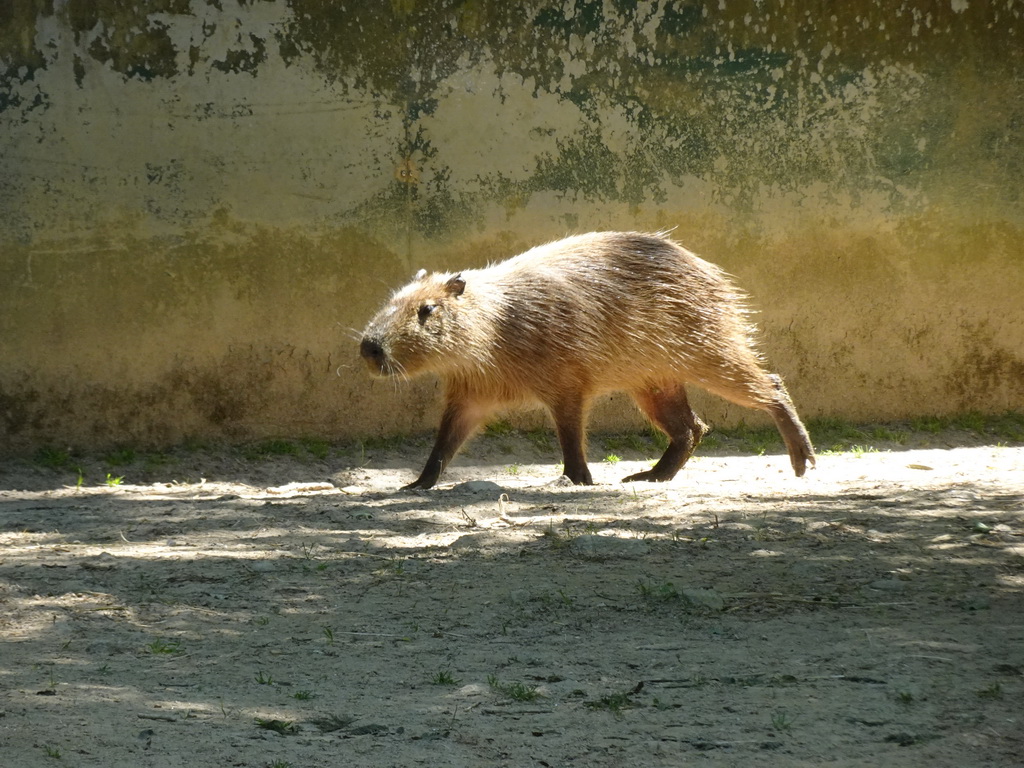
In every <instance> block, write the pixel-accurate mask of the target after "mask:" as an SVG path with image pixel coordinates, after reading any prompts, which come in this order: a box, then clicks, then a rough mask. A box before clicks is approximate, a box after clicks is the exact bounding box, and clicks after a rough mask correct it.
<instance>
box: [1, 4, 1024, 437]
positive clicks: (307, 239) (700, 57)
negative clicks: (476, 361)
mask: <svg viewBox="0 0 1024 768" xmlns="http://www.w3.org/2000/svg"><path fill="white" fill-rule="evenodd" d="M1022 38H1024V6H1022V5H1021V4H1020V3H1018V2H1015V1H1013V0H1006V1H1005V2H996V3H982V2H974V1H973V0H953V1H952V2H949V3H942V4H937V3H930V4H914V3H904V4H903V5H901V6H900V7H898V8H895V7H889V6H887V5H883V4H878V3H875V2H869V1H868V0H851V1H850V2H846V3H842V4H825V5H823V4H821V3H820V2H811V0H788V2H786V3H785V4H784V5H782V6H779V7H775V6H771V7H769V6H766V5H765V4H764V3H759V2H755V0H745V1H743V2H732V1H730V2H728V3H703V2H669V3H624V2H618V0H601V1H600V2H598V1H597V0H566V1H564V2H552V0H529V1H528V2H525V3H491V2H484V1H483V0H442V2H425V1H420V0H377V1H376V2H360V3H355V2H353V3H345V2H336V0H290V2H262V1H261V0H252V1H249V0H246V1H245V2H243V1H242V0H222V1H221V2H218V3H213V4H210V3H195V2H189V1H188V0H149V2H146V3H129V4H125V3H123V2H118V1H117V0H90V1H89V2H86V1H85V0H70V1H69V2H66V3H59V4H58V3H53V2H52V1H51V0H16V2H13V3H9V4H5V5H3V6H2V7H0V124H2V126H3V136H4V152H3V153H2V154H0V175H2V177H3V178H4V180H5V184H4V185H3V187H0V225H2V227H0V359H2V360H3V361H4V362H3V366H2V367H0V428H3V429H4V430H5V431H6V432H7V435H8V438H9V440H8V442H9V444H12V445H13V444H15V443H19V442H20V443H22V444H25V445H30V444H34V443H38V442H39V441H62V440H69V441H77V442H83V443H89V442H93V443H95V442H104V441H114V442H116V441H118V440H123V439H125V438H126V437H130V438H131V439H133V440H147V439H148V440H151V441H157V442H159V441H168V440H176V439H180V438H181V437H183V436H186V435H192V434H197V435H204V434H210V435H225V436H230V437H239V438H240V437H245V436H250V435H258V434H270V433H283V432H288V433H295V432H303V433H317V434H328V435H334V434H344V433H357V432H366V431H371V430H374V429H377V428H384V429H398V430H412V429H419V428H422V427H425V426H426V425H427V424H428V423H429V421H430V419H431V418H432V412H431V410H430V406H431V400H430V398H429V395H430V393H432V392H433V386H434V385H433V384H432V383H431V382H424V383H422V384H421V385H418V386H415V387H412V388H410V389H408V390H395V389H394V388H392V387H389V386H382V385H380V384H376V385H374V384H370V383H369V382H368V381H367V380H366V379H365V377H364V376H363V372H362V370H361V369H360V367H359V365H358V363H359V361H358V360H356V359H354V354H353V346H352V343H351V340H352V334H353V333H354V332H355V329H358V328H359V327H360V326H361V325H362V323H363V321H364V320H365V318H366V317H367V316H368V315H369V314H370V312H371V311H372V308H373V306H374V305H375V304H376V303H377V302H379V301H380V300H381V299H382V298H383V297H384V296H385V295H386V294H387V292H388V290H389V289H390V288H392V287H394V286H395V285H397V284H399V283H401V282H402V281H404V280H405V279H406V278H407V277H408V276H409V275H410V274H411V273H412V272H413V271H414V270H415V269H416V268H418V267H420V266H427V267H441V266H455V267H458V266H467V265H471V264H479V263H483V262H486V261H489V260H494V259H496V258H502V257H505V256H508V255H511V254H512V253H515V252H516V251H518V250H522V249H523V248H525V247H528V246H529V245H531V244H534V243H536V242H537V241H540V240H547V239H551V238H553V237H557V236H560V235H562V234H565V233H566V232H568V231H579V230H586V229H601V228H638V229H660V228H671V227H676V228H677V229H676V236H677V237H678V238H679V239H680V240H682V241H683V242H684V243H685V244H687V245H689V246H691V247H693V248H695V249H696V250H698V251H700V252H702V253H703V254H704V255H706V256H707V257H708V258H711V259H712V260H714V261H718V262H720V263H722V264H723V265H724V266H725V267H726V268H728V269H729V270H730V271H732V272H734V273H736V274H737V275H738V276H739V277H740V279H741V282H742V283H743V284H744V285H745V286H746V287H747V288H748V289H749V290H750V291H751V292H752V294H753V295H754V298H755V302H756V304H757V305H758V306H760V307H761V308H762V310H763V311H762V316H761V317H762V324H763V325H764V327H765V346H766V351H767V352H768V355H769V357H770V358H771V359H772V361H773V363H774V364H775V366H776V367H777V368H778V369H779V370H780V371H781V372H783V373H784V374H785V375H786V376H787V378H788V380H789V381H790V383H791V389H792V390H793V392H794V396H795V397H796V399H797V401H798V404H800V406H801V409H802V410H804V411H806V412H808V413H834V414H838V415H842V416H845V417H848V418H860V417H863V418H876V417H885V416H903V415H908V414H912V413H920V412H925V411H928V412H948V411H952V410H961V409H965V408H974V409H979V410H1002V409H1005V408H1022V407H1024V383H1022V382H1024V377H1021V375H1020V373H1021V366H1022V359H1024V352H1022V350H1024V327H1022V325H1024V321H1022V319H1021V316H1020V313H1019V310H1018V309H1017V306H1018V303H1019V300H1018V299H1017V298H1016V297H1017V296H1019V295H1020V294H1021V293H1024V269H1022V266H1024V265H1022V261H1024V235H1022V231H1024V230H1022V220H1024V216H1022V212H1024V209H1022V206H1024V202H1022V199H1021V184H1020V179H1021V178H1022V176H1024V40H1022ZM823 319H827V321H823ZM703 407H704V408H706V409H707V410H709V411H710V412H711V414H712V416H713V417H714V418H716V419H718V420H721V421H728V420H735V419H737V418H740V417H742V415H743V414H740V413H738V412H736V410H735V409H731V408H729V407H726V406H723V405H722V404H720V403H719V402H717V401H706V402H705V403H704V404H703ZM620 410H621V409H620ZM395 414H402V415H403V419H402V420H398V417H396V416H395ZM602 418H603V419H604V420H605V422H606V423H610V421H611V420H613V415H612V414H611V413H609V412H604V414H603V416H602Z"/></svg>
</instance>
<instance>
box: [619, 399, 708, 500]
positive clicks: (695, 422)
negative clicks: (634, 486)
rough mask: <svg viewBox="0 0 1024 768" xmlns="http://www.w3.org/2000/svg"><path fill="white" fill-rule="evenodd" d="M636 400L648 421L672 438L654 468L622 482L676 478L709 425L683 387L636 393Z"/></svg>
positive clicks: (658, 480) (660, 480)
mask: <svg viewBox="0 0 1024 768" xmlns="http://www.w3.org/2000/svg"><path fill="white" fill-rule="evenodd" d="M632 394H633V399H634V400H636V403H637V405H639V406H640V410H642V411H643V412H644V413H645V414H646V415H647V418H649V419H650V420H651V422H652V423H653V424H654V425H655V426H656V427H658V428H659V429H661V430H662V431H663V432H664V433H665V434H666V435H668V436H669V440H670V441H671V442H669V445H668V449H667V450H666V451H665V454H664V455H663V456H662V457H661V459H659V460H658V463H657V464H655V465H654V466H653V467H652V468H651V469H649V470H647V471H646V472H637V473H636V474H635V475H630V476H629V477H625V478H623V480H622V482H624V483H625V482H632V481H634V480H650V481H652V482H663V481H665V480H671V479H672V478H673V477H675V475H676V472H678V471H679V470H680V469H682V467H683V465H684V464H685V463H686V461H687V459H689V458H690V456H691V455H692V454H693V450H694V448H696V447H697V445H698V444H700V441H701V438H702V437H704V435H705V434H706V433H707V431H708V428H707V425H705V424H704V422H703V421H701V420H700V418H699V417H698V416H697V414H696V413H694V412H693V409H692V408H691V407H690V401H689V400H688V399H687V397H686V389H685V388H684V387H683V385H682V384H680V385H678V386H675V387H670V388H666V389H661V388H658V389H646V390H641V391H638V392H633V393H632Z"/></svg>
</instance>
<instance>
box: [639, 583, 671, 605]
mask: <svg viewBox="0 0 1024 768" xmlns="http://www.w3.org/2000/svg"><path fill="white" fill-rule="evenodd" d="M636 590H637V592H639V593H640V599H641V600H643V601H644V602H645V603H648V604H649V605H656V604H661V603H670V602H674V601H676V600H678V599H679V590H678V589H676V587H675V585H674V584H673V583H672V582H671V581H666V582H665V583H664V584H651V583H649V582H648V583H645V582H642V581H639V582H637V585H636Z"/></svg>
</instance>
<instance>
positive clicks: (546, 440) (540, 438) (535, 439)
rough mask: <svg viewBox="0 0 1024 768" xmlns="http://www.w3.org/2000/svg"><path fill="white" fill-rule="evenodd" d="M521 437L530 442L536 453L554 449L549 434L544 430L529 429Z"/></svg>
mask: <svg viewBox="0 0 1024 768" xmlns="http://www.w3.org/2000/svg"><path fill="white" fill-rule="evenodd" d="M523 436H524V437H525V438H526V439H527V440H529V441H530V443H531V444H532V445H533V447H534V448H536V449H537V450H538V451H542V452H547V451H550V450H552V449H553V448H554V447H555V444H554V441H553V440H552V437H551V432H550V431H549V430H546V429H531V430H529V431H527V432H524V433H523Z"/></svg>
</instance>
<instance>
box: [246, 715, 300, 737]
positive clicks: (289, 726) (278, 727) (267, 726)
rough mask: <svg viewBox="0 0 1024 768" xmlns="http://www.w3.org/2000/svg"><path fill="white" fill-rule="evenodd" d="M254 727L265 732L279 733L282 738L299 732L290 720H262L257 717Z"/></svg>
mask: <svg viewBox="0 0 1024 768" xmlns="http://www.w3.org/2000/svg"><path fill="white" fill-rule="evenodd" d="M256 725H257V727H259V728H262V729H263V730H265V731H273V732H274V733H280V734H281V735H282V736H289V735H291V734H294V733H298V731H299V729H298V728H297V727H296V725H295V723H293V722H292V721H291V720H275V719H273V718H270V719H264V718H262V717H257V718H256Z"/></svg>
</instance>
